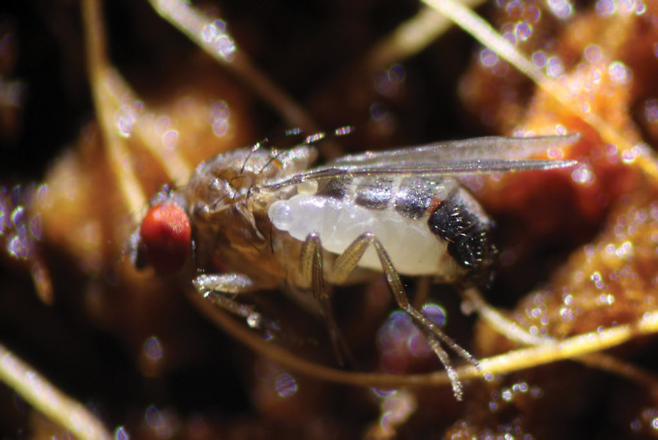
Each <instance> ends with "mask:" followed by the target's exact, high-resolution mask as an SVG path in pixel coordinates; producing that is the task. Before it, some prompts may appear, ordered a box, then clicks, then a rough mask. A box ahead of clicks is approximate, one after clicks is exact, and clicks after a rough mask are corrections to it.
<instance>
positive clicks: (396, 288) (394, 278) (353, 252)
mask: <svg viewBox="0 0 658 440" xmlns="http://www.w3.org/2000/svg"><path fill="white" fill-rule="evenodd" d="M370 245H372V246H373V247H374V248H375V252H377V256H378V257H379V261H380V262H381V265H382V269H383V271H384V274H385V275H386V281H387V284H388V287H389V289H390V291H391V293H392V294H393V297H394V298H395V301H396V302H397V304H398V306H399V307H400V308H401V309H402V310H404V311H405V312H406V313H407V314H408V315H409V316H410V317H411V318H412V319H413V321H414V322H415V323H416V325H417V326H418V327H419V329H420V330H421V331H422V332H423V333H424V334H425V336H426V337H427V339H428V341H429V344H430V346H431V348H432V350H433V351H434V353H435V354H436V355H437V357H438V358H439V360H440V361H441V363H442V364H443V365H444V366H445V369H446V372H447V373H448V377H450V382H451V383H452V390H453V392H454V394H455V398H456V399H457V400H462V395H463V392H462V384H461V381H460V380H459V377H458V376H457V373H456V372H455V370H454V368H453V367H452V364H451V362H450V357H449V356H448V354H447V353H446V351H445V350H444V349H443V348H442V347H441V344H440V342H439V341H442V342H443V343H444V344H446V345H447V346H448V347H450V348H451V349H452V350H453V351H454V352H455V353H457V354H458V355H459V356H461V357H462V358H463V359H465V360H466V361H467V362H469V363H471V364H473V365H475V366H476V367H477V368H478V369H479V368H480V367H479V363H478V361H477V360H476V359H475V358H474V357H473V355H471V354H470V353H469V352H468V351H466V350H465V349H464V348H462V347H460V346H459V345H458V344H457V343H456V342H455V341H454V340H453V339H452V338H450V337H449V336H448V335H446V334H445V333H443V331H441V329H440V328H439V327H438V326H436V324H434V323H433V322H432V321H430V320H429V319H428V318H427V317H426V316H425V315H423V314H422V313H421V312H420V311H419V310H417V309H415V308H414V307H413V306H412V305H411V303H410V302H409V298H408V297H407V294H406V292H405V291H404V286H403V285H402V281H401V280H400V276H399V275H398V273H397V271H396V270H395V267H394V266H393V263H392V262H391V259H390V257H389V255H388V253H387V252H386V249H384V246H383V245H382V243H381V242H380V241H379V239H377V237H375V235H374V234H373V233H371V232H366V233H365V234H362V235H360V236H359V237H358V238H357V239H356V240H354V242H352V244H351V245H350V246H349V247H348V248H347V249H346V250H345V251H344V252H343V253H342V254H341V255H340V256H339V257H338V258H336V261H335V262H334V267H333V274H332V275H333V278H332V279H334V280H335V281H336V282H337V283H340V282H341V281H345V280H346V279H347V277H348V276H349V275H350V273H352V271H353V270H354V269H355V268H356V266H357V264H358V263H359V260H361V257H363V254H364V253H365V252H366V250H367V249H368V246H370Z"/></svg>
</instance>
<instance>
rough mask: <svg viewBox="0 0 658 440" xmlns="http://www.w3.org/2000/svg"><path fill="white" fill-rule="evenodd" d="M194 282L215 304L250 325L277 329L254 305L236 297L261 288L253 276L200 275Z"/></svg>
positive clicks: (195, 286) (261, 328) (264, 328)
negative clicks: (242, 301)
mask: <svg viewBox="0 0 658 440" xmlns="http://www.w3.org/2000/svg"><path fill="white" fill-rule="evenodd" d="M192 284H193V285H194V288H195V289H196V291H197V292H199V293H200V294H201V295H202V296H203V297H204V298H206V299H208V300H210V302H212V303H213V304H214V305H216V306H219V307H221V308H223V309H225V310H227V311H229V312H231V313H233V314H234V315H237V316H240V317H242V318H244V319H245V321H246V322H247V324H248V325H249V327H251V328H253V329H257V330H266V331H269V330H276V326H275V325H274V324H273V323H271V322H269V321H267V320H266V319H264V318H263V316H262V315H261V314H260V313H258V312H257V311H256V310H255V309H254V307H252V306H249V305H246V304H242V303H240V302H238V301H236V300H235V299H234V297H235V296H237V295H240V294H244V293H252V292H256V291H258V290H259V287H258V286H257V285H255V284H254V282H253V280H252V279H251V278H249V277H247V276H245V275H241V274H221V275H199V276H198V277H196V278H195V279H194V281H193V282H192Z"/></svg>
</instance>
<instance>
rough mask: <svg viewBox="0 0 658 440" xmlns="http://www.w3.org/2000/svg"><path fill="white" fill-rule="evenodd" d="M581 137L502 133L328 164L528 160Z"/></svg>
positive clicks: (365, 155) (367, 154)
mask: <svg viewBox="0 0 658 440" xmlns="http://www.w3.org/2000/svg"><path fill="white" fill-rule="evenodd" d="M578 139H580V134H578V133H576V134H570V135H566V136H541V137H531V138H510V137H501V136H491V137H481V138H473V139H464V140H459V141H449V142H437V143H434V144H428V145H421V146H417V147H411V148H402V149H399V150H390V151H380V152H365V153H361V154H353V155H349V156H344V157H342V158H340V159H336V160H335V161H333V162H331V163H329V164H327V165H328V166H330V165H334V164H341V165H348V164H352V165H368V164H381V163H400V162H401V161H418V160H419V158H420V159H421V160H423V161H439V162H443V163H445V162H450V161H462V160H470V159H478V160H486V159H525V158H527V157H529V156H532V155H533V154H538V153H542V152H546V150H548V149H549V148H559V147H566V146H569V145H571V144H573V143H574V142H576V141H578Z"/></svg>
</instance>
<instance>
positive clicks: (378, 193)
mask: <svg viewBox="0 0 658 440" xmlns="http://www.w3.org/2000/svg"><path fill="white" fill-rule="evenodd" d="M393 182H394V180H393V179H392V178H390V177H375V178H364V179H362V180H361V182H360V183H359V184H358V186H357V188H356V194H355V197H354V203H355V204H356V205H358V206H362V207H364V208H369V209H380V210H381V209H386V207H388V204H389V203H390V201H391V198H392V194H393Z"/></svg>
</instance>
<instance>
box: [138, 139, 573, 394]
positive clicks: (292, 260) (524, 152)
mask: <svg viewBox="0 0 658 440" xmlns="http://www.w3.org/2000/svg"><path fill="white" fill-rule="evenodd" d="M321 137H322V136H321V135H315V136H311V137H309V138H307V139H306V140H305V141H304V142H302V143H301V144H299V145H296V146H295V147H293V148H291V149H286V150H278V149H268V148H265V147H264V146H262V145H261V144H256V145H255V146H254V147H252V148H241V149H237V150H234V151H231V152H228V153H224V154H220V155H218V156H216V157H214V158H212V159H210V160H208V161H205V162H202V163H201V164H200V165H199V166H198V167H197V168H196V171H195V172H194V174H193V176H192V177H191V179H190V181H189V183H188V184H187V185H185V186H183V187H181V188H170V187H169V186H165V187H163V189H162V190H161V191H160V192H158V193H157V194H156V195H155V196H154V197H153V198H152V200H151V204H150V208H149V210H148V213H147V214H146V216H145V217H144V220H143V221H142V224H141V225H140V228H139V230H138V231H137V232H136V233H135V234H134V236H133V241H132V249H134V252H133V261H134V262H135V264H136V265H137V266H138V267H144V266H147V265H150V266H152V267H154V268H155V269H156V270H157V271H159V272H166V273H171V272H175V271H178V270H179V269H181V268H183V266H185V265H186V264H187V261H190V260H191V261H193V262H194V265H195V266H196V267H197V268H200V269H201V270H203V271H205V273H203V274H201V275H198V276H196V277H195V278H194V280H193V281H192V284H193V285H194V288H195V289H196V291H197V292H198V293H199V294H200V295H202V296H203V297H205V298H207V299H208V300H210V301H211V302H212V303H214V304H215V305H217V306H219V307H222V308H224V309H226V310H228V311H230V312H232V313H234V314H236V315H238V316H241V317H243V318H244V319H246V321H247V323H248V324H249V325H250V326H251V327H253V328H263V327H264V326H266V325H267V322H266V320H264V318H263V317H262V316H261V315H260V314H259V312H258V311H257V310H255V309H254V307H252V306H250V305H246V304H243V303H241V301H240V295H241V294H245V293H251V292H257V291H259V290H265V289H274V288H280V289H282V290H283V291H284V292H286V293H287V294H288V295H289V296H290V297H291V298H293V299H294V300H295V301H296V302H297V303H299V304H300V305H301V306H302V307H304V308H305V309H306V310H309V311H310V312H312V313H314V314H316V315H318V316H321V317H322V318H324V320H325V322H326V324H327V327H328V330H329V335H330V338H331V341H332V344H333V346H334V349H335V351H336V353H337V356H338V359H339V362H341V363H342V362H343V361H344V360H345V359H346V358H348V359H349V356H350V355H349V353H350V352H349V350H348V349H347V345H346V343H345V342H344V340H343V339H342V337H341V334H340V331H339V329H338V326H337V324H336V321H335V319H334V315H333V312H332V306H331V293H332V292H331V287H332V286H334V285H345V284H350V283H357V282H363V281H367V280H368V279H371V278H373V277H375V276H380V274H381V273H384V275H385V277H386V280H387V284H388V287H389V290H390V291H391V293H392V295H393V297H394V298H395V301H396V303H397V305H398V307H400V308H401V309H402V310H404V311H405V312H406V313H407V314H408V315H409V316H410V317H411V318H412V320H413V321H414V323H415V324H416V325H417V326H418V328H419V329H420V330H421V331H422V332H423V333H424V334H425V335H426V337H427V339H428V341H429V343H430V345H431V347H432V350H433V351H434V353H435V354H436V355H437V356H438V358H439V359H440V361H441V362H442V363H443V365H444V366H445V368H446V370H447V373H448V375H449V377H450V379H451V382H452V387H453V391H454V394H455V396H456V397H457V399H460V400H461V398H462V386H461V383H460V380H459V378H458V377H457V374H456V373H455V370H454V369H453V368H452V366H451V363H450V359H449V356H448V354H447V353H446V351H445V350H444V349H443V348H442V344H445V345H447V346H448V347H450V348H451V349H452V350H453V351H454V352H455V353H457V354H458V355H459V356H460V357H462V358H463V359H465V360H466V361H468V362H470V363H472V364H474V365H476V366H477V365H478V362H477V360H476V359H475V358H474V357H473V356H472V355H471V354H470V353H469V352H467V351H466V350H465V349H463V348H462V347H460V346H459V345H458V344H457V343H456V342H455V341H453V340H452V339H451V338H450V337H449V336H447V335H446V334H445V333H444V332H443V331H442V330H441V329H440V328H439V327H437V326H436V325H435V324H434V323H433V322H432V321H431V320H429V319H428V318H427V317H425V316H424V315H423V314H422V313H421V312H420V311H419V310H417V309H416V308H414V307H413V306H412V305H411V303H410V302H409V300H408V297H407V294H406V293H405V289H404V287H403V284H402V282H401V279H400V275H405V276H428V277H432V278H433V279H434V280H435V281H436V282H440V283H446V284H454V285H458V286H468V285H474V286H486V285H487V284H488V282H489V281H490V279H491V265H492V262H493V259H494V256H495V254H496V249H495V247H494V244H493V242H492V228H493V222H492V220H491V219H490V218H489V217H488V216H487V214H486V213H485V212H484V210H483V209H482V207H481V206H480V205H479V203H478V202H477V201H476V200H475V199H474V198H473V196H472V195H471V194H470V193H469V192H468V191H467V190H466V189H465V188H464V187H463V186H462V185H461V184H460V182H459V180H458V179H459V178H460V177H463V176H468V175H474V174H491V173H505V172H515V171H533V170H550V169H557V168H566V167H571V166H573V165H575V164H576V162H575V161H571V160H561V161H552V160H532V159H524V157H528V156H530V155H531V154H533V153H538V152H542V151H543V152H545V151H546V150H547V149H549V148H559V147H565V146H568V145H570V144H572V143H574V142H575V141H577V140H578V139H579V135H568V136H548V137H534V138H506V137H485V138H476V139H468V140H463V141H454V142H442V143H436V144H430V145H424V146H419V147H413V148H405V149H399V150H391V151H385V152H366V153H362V154H355V155H348V156H345V157H342V158H340V159H337V160H335V161H333V162H330V163H328V164H326V165H324V166H320V167H316V168H311V165H312V164H313V162H314V161H315V159H316V157H317V155H318V153H317V150H316V147H315V146H314V145H313V143H314V142H315V141H316V140H318V138H321ZM190 257H192V258H190Z"/></svg>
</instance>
